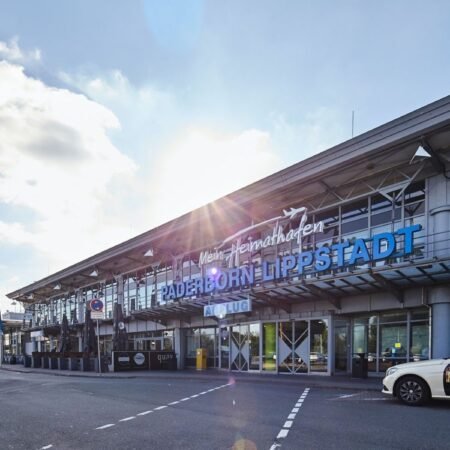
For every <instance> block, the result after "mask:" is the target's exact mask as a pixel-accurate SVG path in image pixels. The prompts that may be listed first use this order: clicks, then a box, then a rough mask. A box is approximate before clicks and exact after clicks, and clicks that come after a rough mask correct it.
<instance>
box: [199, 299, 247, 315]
mask: <svg viewBox="0 0 450 450" xmlns="http://www.w3.org/2000/svg"><path fill="white" fill-rule="evenodd" d="M251 310H252V302H251V300H250V299H246V300H239V301H237V302H228V303H218V304H217V305H206V306H204V307H203V316H204V317H218V318H219V319H223V318H224V317H225V316H227V315H229V314H239V313H246V312H250V311H251Z"/></svg>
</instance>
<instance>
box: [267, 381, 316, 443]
mask: <svg viewBox="0 0 450 450" xmlns="http://www.w3.org/2000/svg"><path fill="white" fill-rule="evenodd" d="M308 393H309V388H306V389H305V390H304V391H303V394H302V395H301V397H300V399H299V400H298V401H297V403H296V404H295V408H292V411H291V413H290V414H289V415H288V420H286V421H285V422H284V425H283V427H282V428H281V430H280V432H279V433H278V435H277V437H276V439H275V442H274V443H273V444H272V447H270V450H276V449H277V448H279V447H281V444H280V443H279V442H277V441H278V440H279V439H285V438H286V437H287V435H288V434H289V430H290V429H291V428H292V424H293V423H294V420H295V418H296V417H297V413H298V411H299V409H300V406H302V404H303V401H304V400H305V398H306V396H307V395H308Z"/></svg>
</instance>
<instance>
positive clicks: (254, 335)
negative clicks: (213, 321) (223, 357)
mask: <svg viewBox="0 0 450 450" xmlns="http://www.w3.org/2000/svg"><path fill="white" fill-rule="evenodd" d="M230 330H231V332H230V347H231V349H230V350H231V355H230V356H231V358H230V359H231V370H236V371H239V372H247V371H249V370H260V366H259V364H260V358H259V336H260V324H259V323H251V324H246V325H234V326H232V327H230Z"/></svg>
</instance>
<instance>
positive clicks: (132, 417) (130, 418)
mask: <svg viewBox="0 0 450 450" xmlns="http://www.w3.org/2000/svg"><path fill="white" fill-rule="evenodd" d="M133 419H136V416H131V417H125V419H120V420H119V422H128V421H129V420H133Z"/></svg>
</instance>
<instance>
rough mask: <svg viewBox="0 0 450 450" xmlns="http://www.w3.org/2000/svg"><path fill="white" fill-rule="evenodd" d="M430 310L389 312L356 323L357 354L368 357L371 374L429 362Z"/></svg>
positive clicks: (354, 352) (355, 342) (354, 330)
mask: <svg viewBox="0 0 450 450" xmlns="http://www.w3.org/2000/svg"><path fill="white" fill-rule="evenodd" d="M428 314H429V313H428V310H427V309H417V310H413V311H409V312H407V311H398V312H389V313H383V314H378V315H371V316H366V317H356V318H354V319H353V333H352V337H353V340H352V344H353V354H356V353H364V354H365V356H366V357H367V359H368V368H369V371H370V372H384V371H386V369H388V368H389V367H391V366H393V365H396V364H401V363H404V362H407V361H419V360H421V359H428V358H429V342H430V337H429V335H430V324H429V318H428Z"/></svg>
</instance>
